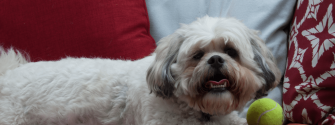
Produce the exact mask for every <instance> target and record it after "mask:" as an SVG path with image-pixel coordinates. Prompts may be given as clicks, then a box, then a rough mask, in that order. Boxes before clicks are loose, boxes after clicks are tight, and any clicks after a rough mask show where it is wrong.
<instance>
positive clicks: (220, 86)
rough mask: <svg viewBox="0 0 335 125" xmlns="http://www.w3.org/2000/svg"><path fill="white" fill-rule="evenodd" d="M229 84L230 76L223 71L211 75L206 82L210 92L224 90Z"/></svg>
mask: <svg viewBox="0 0 335 125" xmlns="http://www.w3.org/2000/svg"><path fill="white" fill-rule="evenodd" d="M229 86H230V84H229V80H228V78H227V77H226V76H225V75H223V74H222V73H215V75H214V76H213V77H210V78H209V79H208V81H207V82H206V83H205V88H206V89H207V90H209V91H210V92H224V91H226V90H227V89H228V88H229Z"/></svg>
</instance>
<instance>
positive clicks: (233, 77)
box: [0, 16, 281, 125]
mask: <svg viewBox="0 0 335 125" xmlns="http://www.w3.org/2000/svg"><path fill="white" fill-rule="evenodd" d="M280 75H281V73H280V71H279V69H278V68H277V67H276V65H275V61H274V58H273V56H272V54H271V53H270V51H269V50H268V49H267V48H266V46H265V44H264V42H263V41H262V40H261V39H260V38H259V37H258V36H257V32H256V31H254V30H251V29H248V28H247V27H246V26H245V25H243V24H242V23H241V22H240V21H238V20H236V19H234V18H212V17H208V16H205V17H203V18H200V19H198V20H197V21H195V22H193V23H191V24H189V25H182V26H181V28H180V29H178V30H176V31H175V33H173V34H172V35H169V36H167V37H165V38H163V39H162V40H160V42H159V44H158V46H157V49H156V50H155V52H154V53H153V54H152V55H151V56H148V57H145V58H143V59H140V60H136V61H127V60H110V59H99V58H94V59H89V58H65V59H62V60H59V61H41V62H28V61H26V60H25V59H24V58H23V56H22V55H21V54H20V53H19V52H17V51H15V50H13V49H10V50H7V51H5V50H1V56H0V124H1V125H84V124H85V125H121V124H124V125H135V124H136V125H161V124H166V125H177V124H178V125H183V124H185V125H189V124H192V125H193V124H194V125H195V124H224V125H228V124H229V125H231V124H232V125H239V124H247V123H246V120H245V119H244V118H239V117H238V115H237V111H238V110H240V109H241V108H243V107H244V105H245V104H246V103H247V102H248V101H249V100H251V99H253V98H257V97H261V96H262V95H263V94H265V93H267V92H268V91H269V90H271V89H272V88H274V87H275V86H276V85H277V84H278V82H279V78H280Z"/></svg>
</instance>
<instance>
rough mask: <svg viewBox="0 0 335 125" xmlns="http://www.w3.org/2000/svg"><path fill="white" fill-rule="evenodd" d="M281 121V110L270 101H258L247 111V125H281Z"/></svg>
mask: <svg viewBox="0 0 335 125" xmlns="http://www.w3.org/2000/svg"><path fill="white" fill-rule="evenodd" d="M283 121H284V117H283V109H282V107H281V106H280V105H279V104H278V103H277V102H275V101H273V100H272V99H269V98H262V99H258V100H256V101H254V102H253V103H252V104H251V105H250V107H249V109H248V113H247V122H248V124H249V125H282V124H283Z"/></svg>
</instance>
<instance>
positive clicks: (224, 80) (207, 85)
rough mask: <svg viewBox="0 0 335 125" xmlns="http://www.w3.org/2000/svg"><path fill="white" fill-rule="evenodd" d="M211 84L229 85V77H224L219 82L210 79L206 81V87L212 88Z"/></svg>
mask: <svg viewBox="0 0 335 125" xmlns="http://www.w3.org/2000/svg"><path fill="white" fill-rule="evenodd" d="M211 85H213V86H217V85H225V87H229V81H228V79H222V80H220V81H219V82H217V81H208V82H207V83H206V87H207V88H210V86H211Z"/></svg>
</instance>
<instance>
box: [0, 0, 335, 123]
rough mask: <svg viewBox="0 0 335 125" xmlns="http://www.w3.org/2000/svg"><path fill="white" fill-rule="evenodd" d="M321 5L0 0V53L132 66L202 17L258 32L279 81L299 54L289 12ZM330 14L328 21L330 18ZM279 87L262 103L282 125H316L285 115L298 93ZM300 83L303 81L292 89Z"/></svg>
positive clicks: (239, 0) (263, 0)
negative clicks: (229, 20)
mask: <svg viewBox="0 0 335 125" xmlns="http://www.w3.org/2000/svg"><path fill="white" fill-rule="evenodd" d="M315 1H316V2H315ZM320 3H322V1H321V2H320V1H319V2H317V0H310V1H306V0H305V1H304V0H298V1H295V0H286V1H283V0H271V1H269V0H255V1H249V0H224V1H219V0H159V1H158V0H112V1H109V0H95V1H89V0H72V1H71V0H57V1H53V0H34V1H26V0H15V1H12V0H2V1H1V2H0V8H1V9H0V46H3V47H4V48H10V47H14V48H15V49H18V50H20V51H22V52H24V53H26V54H27V55H29V56H30V60H31V61H33V62H35V61H42V60H58V59H61V58H65V57H67V56H71V57H90V58H96V57H99V58H110V59H130V60H136V59H140V58H143V57H145V56H147V55H149V54H150V53H151V52H153V50H154V49H155V47H156V43H157V42H158V41H159V39H161V38H162V37H164V36H167V35H169V34H171V33H173V32H174V31H175V30H176V29H177V28H178V27H179V26H180V23H186V24H187V23H190V22H192V21H194V20H195V19H196V18H198V17H203V16H205V15H209V16H214V17H235V18H237V19H239V20H241V21H242V22H243V23H245V24H246V25H247V26H248V27H249V28H252V29H255V30H259V31H260V33H259V35H260V37H261V38H262V39H263V40H264V41H265V43H266V45H267V46H268V47H269V48H270V49H271V50H272V52H273V54H274V56H275V58H276V60H277V64H278V67H279V68H280V70H281V71H282V72H283V74H284V73H285V71H286V70H287V69H289V67H287V66H286V64H287V63H289V62H288V61H287V57H288V56H289V59H288V60H289V61H291V60H292V59H291V58H295V57H296V55H297V54H296V55H294V54H295V53H297V52H296V51H298V50H299V48H297V47H296V48H295V49H291V48H292V47H291V48H289V46H292V45H296V44H294V43H297V42H294V39H292V38H293V36H292V33H294V32H292V30H298V29H294V28H293V29H292V27H290V26H291V25H293V27H294V26H296V25H299V24H296V23H298V22H295V21H296V19H295V18H292V17H293V16H299V18H301V19H304V16H303V15H306V14H305V11H301V12H300V11H299V13H298V11H297V12H296V13H295V10H298V9H299V7H300V6H302V7H300V8H303V7H305V8H307V9H308V8H309V9H310V10H312V7H315V8H317V5H319V4H320ZM332 3H334V2H332ZM327 4H328V5H329V2H328V3H327ZM319 7H320V6H319ZM315 8H314V9H313V10H316V9H315ZM326 8H327V7H326ZM328 8H329V7H328ZM326 10H327V9H326ZM328 10H329V9H328ZM313 12H314V11H313ZM331 12H333V11H330V12H329V13H330V14H328V15H332V14H333V13H331ZM301 15H302V17H300V16H301ZM307 16H309V15H307ZM307 16H306V18H307ZM314 16H316V15H315V14H314ZM310 17H313V15H311V16H310ZM320 18H322V17H320ZM315 19H319V18H316V17H315ZM327 19H329V18H327ZM319 20H320V19H319ZM321 20H322V19H321ZM328 22H329V21H328ZM314 23H315V22H314ZM316 23H318V22H316ZM325 25H326V24H325ZM330 29H331V26H330ZM332 30H334V29H332ZM308 33H309V34H307V35H305V36H310V37H308V40H313V38H312V36H311V34H313V33H314V32H313V31H309V32H308ZM331 33H333V32H331ZM293 35H294V34H293ZM333 35H334V34H333ZM288 48H289V50H288ZM287 52H289V53H287ZM299 52H300V53H301V50H299ZM300 55H301V54H300ZM330 55H331V54H330ZM291 62H292V61H291ZM289 65H291V63H289ZM296 69H298V68H296ZM289 70H291V69H289ZM298 71H299V70H298ZM293 72H294V73H293V74H290V76H291V77H292V76H299V75H298V74H297V73H296V72H297V70H294V71H293ZM299 77H300V76H299ZM284 80H286V81H285V82H284V84H280V85H279V86H278V87H276V88H275V89H273V90H272V91H271V92H270V93H269V95H268V96H267V98H271V99H273V100H275V101H277V102H278V103H279V104H284V105H283V107H284V110H285V111H284V114H285V118H286V119H287V120H288V121H291V122H301V123H316V122H315V120H317V119H314V120H313V121H312V120H309V121H308V120H307V121H306V120H305V121H304V120H303V119H304V118H306V117H305V116H302V117H300V114H299V113H298V114H299V116H297V117H293V116H292V112H293V110H292V104H291V102H292V100H294V99H295V98H293V97H297V96H298V94H296V93H297V92H295V94H292V93H291V94H288V95H287V96H289V97H290V96H292V98H289V99H288V100H287V101H284V103H283V101H282V99H283V91H284V92H285V93H286V91H294V90H290V89H291V88H292V87H293V88H294V86H293V85H291V83H290V82H289V81H288V77H286V76H285V79H284ZM289 80H291V79H289ZM300 83H302V81H298V83H297V84H300ZM283 85H284V90H283ZM290 85H291V86H290ZM293 93H294V92H293ZM290 100H291V102H290ZM285 102H286V103H285ZM251 103H252V101H250V102H249V103H248V104H247V106H246V107H245V108H244V109H243V110H241V111H239V113H240V117H246V112H247V110H248V106H249V105H250V104H251ZM328 105H330V104H328ZM290 106H291V107H290ZM289 108H291V109H289ZM327 108H328V109H329V107H327ZM326 110H327V109H325V111H324V112H326ZM299 112H301V111H299ZM290 113H291V114H290ZM295 119H297V120H295Z"/></svg>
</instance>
